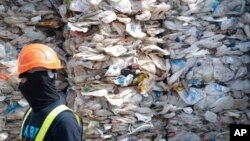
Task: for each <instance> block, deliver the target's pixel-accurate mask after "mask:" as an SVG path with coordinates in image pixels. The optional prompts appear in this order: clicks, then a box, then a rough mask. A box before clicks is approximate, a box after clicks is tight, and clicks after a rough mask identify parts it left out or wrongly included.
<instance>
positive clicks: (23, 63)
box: [17, 43, 62, 75]
mask: <svg viewBox="0 0 250 141" xmlns="http://www.w3.org/2000/svg"><path fill="white" fill-rule="evenodd" d="M34 68H45V69H60V68H62V65H61V61H60V60H59V58H58V56H57V54H56V52H55V51H54V50H53V49H52V48H50V47H48V46H46V45H44V44H38V43H35V44H29V45H26V46H24V47H23V48H22V50H21V52H20V54H19V56H18V72H17V74H18V75H19V74H22V73H24V72H27V71H30V70H32V69H34Z"/></svg>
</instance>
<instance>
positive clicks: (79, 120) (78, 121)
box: [72, 111, 81, 126]
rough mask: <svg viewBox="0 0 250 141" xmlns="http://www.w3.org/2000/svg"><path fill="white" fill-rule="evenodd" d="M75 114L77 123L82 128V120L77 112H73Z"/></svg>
mask: <svg viewBox="0 0 250 141" xmlns="http://www.w3.org/2000/svg"><path fill="white" fill-rule="evenodd" d="M72 112H73V111H72ZM73 114H74V115H75V118H76V121H77V123H78V124H79V126H81V119H80V117H79V116H78V115H77V114H76V113H75V112H73Z"/></svg>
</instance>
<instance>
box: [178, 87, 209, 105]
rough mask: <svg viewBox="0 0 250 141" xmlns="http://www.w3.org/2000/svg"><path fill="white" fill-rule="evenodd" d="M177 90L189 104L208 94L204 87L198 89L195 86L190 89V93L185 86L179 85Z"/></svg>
mask: <svg viewBox="0 0 250 141" xmlns="http://www.w3.org/2000/svg"><path fill="white" fill-rule="evenodd" d="M177 92H178V94H179V96H180V97H181V99H182V100H183V101H184V102H185V103H186V104H188V105H194V104H195V103H197V102H198V101H199V100H200V99H202V98H204V97H205V96H206V94H205V93H204V92H203V91H202V89H197V88H193V87H191V88H190V89H189V91H188V93H187V92H186V90H185V89H184V88H183V87H179V88H178V91H177Z"/></svg>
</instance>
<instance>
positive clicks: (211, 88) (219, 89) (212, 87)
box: [205, 83, 230, 95]
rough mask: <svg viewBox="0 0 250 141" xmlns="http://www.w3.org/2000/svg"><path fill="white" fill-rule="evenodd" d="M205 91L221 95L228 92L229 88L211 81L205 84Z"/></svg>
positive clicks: (209, 93)
mask: <svg viewBox="0 0 250 141" xmlns="http://www.w3.org/2000/svg"><path fill="white" fill-rule="evenodd" d="M205 91H206V93H207V94H208V95H223V94H226V93H227V92H229V91H230V88H228V87H225V86H222V85H219V84H216V83H211V84H209V85H207V86H206V88H205Z"/></svg>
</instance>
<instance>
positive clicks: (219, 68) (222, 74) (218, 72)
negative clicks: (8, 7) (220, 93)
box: [213, 58, 234, 82]
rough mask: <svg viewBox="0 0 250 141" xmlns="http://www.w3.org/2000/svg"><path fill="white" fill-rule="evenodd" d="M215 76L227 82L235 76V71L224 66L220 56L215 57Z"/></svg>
mask: <svg viewBox="0 0 250 141" xmlns="http://www.w3.org/2000/svg"><path fill="white" fill-rule="evenodd" d="M213 65H214V78H215V79H216V80H218V81H220V82H227V81H229V80H231V79H232V78H233V77H234V72H233V71H231V70H230V69H229V68H227V67H225V66H223V64H222V62H221V61H220V59H219V58H213Z"/></svg>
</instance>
